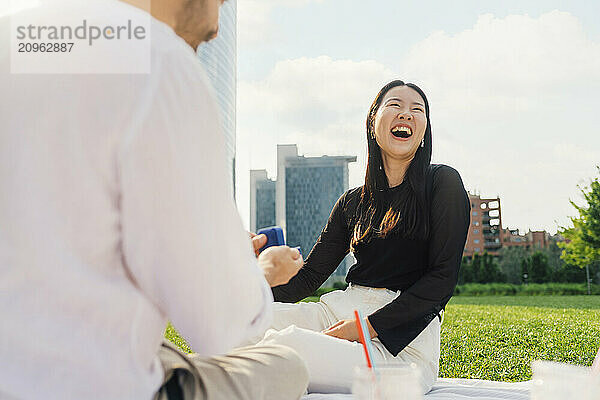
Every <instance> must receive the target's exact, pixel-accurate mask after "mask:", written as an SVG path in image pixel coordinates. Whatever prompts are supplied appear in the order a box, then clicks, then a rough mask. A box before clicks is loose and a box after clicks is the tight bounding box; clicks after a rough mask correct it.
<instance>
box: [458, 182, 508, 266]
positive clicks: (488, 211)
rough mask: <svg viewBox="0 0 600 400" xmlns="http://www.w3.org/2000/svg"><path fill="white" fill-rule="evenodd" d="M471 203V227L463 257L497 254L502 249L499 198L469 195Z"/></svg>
mask: <svg viewBox="0 0 600 400" xmlns="http://www.w3.org/2000/svg"><path fill="white" fill-rule="evenodd" d="M469 200H470V201H471V226H470V227H469V232H468V234H467V243H466V244H465V250H464V252H463V255H465V256H468V257H472V256H473V254H475V253H480V254H482V253H484V252H486V251H487V252H488V253H490V254H493V255H497V254H498V250H499V249H500V247H502V242H501V239H502V236H501V235H502V213H501V210H500V198H499V197H496V198H493V199H482V198H481V196H479V195H474V194H470V193H469Z"/></svg>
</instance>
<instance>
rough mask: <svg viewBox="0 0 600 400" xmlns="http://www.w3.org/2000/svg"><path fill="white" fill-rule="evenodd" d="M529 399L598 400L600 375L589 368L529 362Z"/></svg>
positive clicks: (599, 395) (599, 397) (545, 362)
mask: <svg viewBox="0 0 600 400" xmlns="http://www.w3.org/2000/svg"><path fill="white" fill-rule="evenodd" d="M531 369H532V370H533V377H532V379H531V400H598V399H600V375H597V374H593V373H592V370H591V368H588V367H582V366H579V365H571V364H563V363H557V362H552V361H534V362H533V363H532V364H531Z"/></svg>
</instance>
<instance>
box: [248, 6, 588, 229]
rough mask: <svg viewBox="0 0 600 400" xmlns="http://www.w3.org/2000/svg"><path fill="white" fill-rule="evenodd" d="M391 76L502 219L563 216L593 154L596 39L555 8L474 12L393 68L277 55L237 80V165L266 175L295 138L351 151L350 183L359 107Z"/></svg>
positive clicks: (307, 149)
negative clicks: (259, 74) (414, 98)
mask: <svg viewBox="0 0 600 400" xmlns="http://www.w3.org/2000/svg"><path fill="white" fill-rule="evenodd" d="M395 77H400V78H402V79H406V80H409V81H413V82H415V83H417V84H419V85H420V86H421V87H422V88H423V90H424V91H425V93H426V94H427V95H428V97H429V101H430V104H431V118H432V124H433V128H434V161H437V162H444V163H447V164H450V165H453V166H455V167H456V168H457V169H458V170H459V171H460V172H461V174H462V176H463V179H464V181H465V184H466V186H467V188H468V189H471V190H473V189H478V190H479V191H480V192H481V193H482V195H490V196H493V195H496V194H499V195H500V196H501V198H502V207H503V223H504V224H505V225H508V226H510V227H514V228H516V227H518V228H521V229H527V228H531V229H548V230H555V229H556V224H555V221H558V223H559V224H565V223H567V218H566V216H567V215H571V214H572V209H571V206H570V204H569V202H568V199H569V198H575V197H577V188H576V185H577V183H580V182H581V180H582V179H585V178H587V177H590V176H592V175H594V173H595V168H594V165H595V163H599V162H600V129H599V128H600V113H598V112H597V109H598V108H600V101H599V100H598V96H597V93H598V92H599V91H600V44H599V43H596V42H592V41H591V40H590V39H589V38H588V37H587V36H586V33H585V32H584V30H583V29H582V27H581V25H580V23H579V21H578V20H577V18H575V17H574V16H572V15H570V14H568V13H565V12H559V11H552V12H549V13H546V14H543V15H541V16H540V17H538V18H532V17H529V16H523V15H510V16H507V17H506V18H495V17H494V16H493V15H490V14H485V15H482V16H480V17H479V18H478V20H477V22H476V23H475V24H474V26H473V27H472V28H471V29H467V30H465V31H463V32H460V33H458V34H456V35H448V34H446V33H444V32H436V33H433V34H431V35H430V36H429V37H427V38H425V39H424V40H422V41H420V42H418V43H416V44H415V45H414V46H413V47H412V49H411V50H410V51H409V52H408V53H407V54H406V55H405V56H404V57H403V59H402V60H401V62H400V63H399V65H397V66H395V67H394V68H391V67H388V66H385V65H382V64H381V63H379V62H377V61H352V60H332V59H331V58H329V57H318V58H311V59H308V58H300V59H296V60H287V61H281V62H279V63H277V65H276V66H275V67H274V68H273V69H272V71H271V72H270V74H269V75H268V76H267V77H266V78H265V79H263V80H260V81H255V82H241V83H240V86H239V101H240V103H239V108H238V110H239V116H238V128H239V130H238V132H239V135H238V140H239V142H238V154H239V161H240V162H241V163H240V167H242V165H243V163H244V162H245V163H246V168H245V169H244V170H242V169H240V173H242V174H246V175H247V169H248V168H263V167H267V168H268V169H269V172H270V173H271V174H274V173H275V144H276V143H298V144H299V148H300V151H301V152H302V153H306V154H309V155H321V154H356V155H358V156H359V162H358V163H357V164H355V165H354V166H353V167H352V168H351V184H355V185H356V184H360V183H361V181H362V174H363V171H364V154H365V149H364V146H365V145H364V142H365V141H364V134H365V129H364V119H365V116H366V112H367V110H368V107H369V105H370V102H371V101H372V99H373V97H374V96H375V94H376V93H377V91H378V90H379V88H380V87H381V86H382V85H383V84H384V83H385V82H386V81H388V80H390V79H392V78H395ZM240 181H243V179H241V180H240ZM246 181H247V178H246ZM247 191H248V188H247V185H246V186H244V184H242V185H240V186H239V187H238V193H239V194H240V195H242V196H245V197H246V198H247V194H246V193H247ZM244 192H245V193H244ZM246 202H247V201H246ZM239 204H240V206H241V207H240V208H242V209H244V207H247V206H246V205H245V204H244V201H243V200H242V198H241V197H240V199H239ZM246 210H247V208H246ZM246 213H247V211H246ZM244 217H245V218H247V216H246V215H244Z"/></svg>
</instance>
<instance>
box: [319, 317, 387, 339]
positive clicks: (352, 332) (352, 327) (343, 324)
mask: <svg viewBox="0 0 600 400" xmlns="http://www.w3.org/2000/svg"><path fill="white" fill-rule="evenodd" d="M365 323H366V324H367V328H368V329H369V335H371V338H375V337H377V332H375V329H373V327H372V326H371V323H370V322H369V318H365ZM323 333H324V334H326V335H328V336H333V337H336V338H338V339H345V340H349V341H351V342H358V341H359V336H358V328H357V327H356V321H355V320H353V319H343V320H341V321H338V322H336V323H335V324H333V325H331V326H330V327H329V328H327V329H325V330H324V331H323Z"/></svg>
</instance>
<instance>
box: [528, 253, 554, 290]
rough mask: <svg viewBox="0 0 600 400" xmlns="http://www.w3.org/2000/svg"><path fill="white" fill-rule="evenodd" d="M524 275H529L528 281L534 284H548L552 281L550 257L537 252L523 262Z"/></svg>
mask: <svg viewBox="0 0 600 400" xmlns="http://www.w3.org/2000/svg"><path fill="white" fill-rule="evenodd" d="M522 266H523V274H527V281H528V282H533V283H546V282H548V281H550V277H551V270H550V266H549V265H548V257H546V255H545V254H544V253H542V252H541V251H536V252H535V253H533V254H532V255H531V256H530V257H527V258H525V259H524V260H523V263H522Z"/></svg>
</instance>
